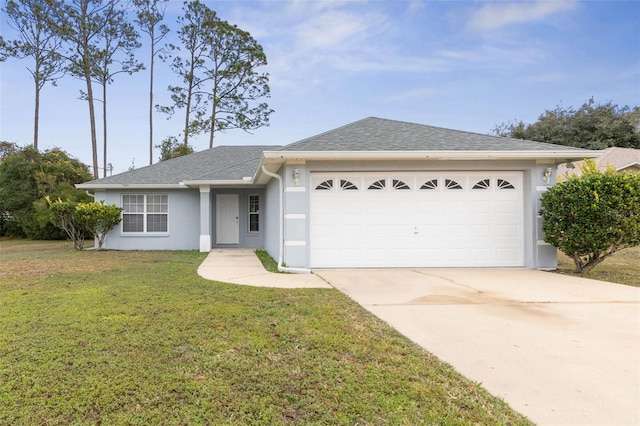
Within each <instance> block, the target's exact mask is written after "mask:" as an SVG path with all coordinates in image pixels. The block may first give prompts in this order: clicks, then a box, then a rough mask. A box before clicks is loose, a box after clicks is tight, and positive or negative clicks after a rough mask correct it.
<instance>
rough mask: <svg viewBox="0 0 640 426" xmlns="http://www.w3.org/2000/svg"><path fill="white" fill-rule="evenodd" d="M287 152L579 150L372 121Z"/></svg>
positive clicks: (312, 139)
mask: <svg viewBox="0 0 640 426" xmlns="http://www.w3.org/2000/svg"><path fill="white" fill-rule="evenodd" d="M283 150H284V151H569V152H570V151H575V150H576V148H572V147H567V146H562V145H553V144H548V143H542V142H534V141H527V140H522V139H511V138H504V137H498V136H489V135H483V134H480V133H471V132H464V131H460V130H451V129H444V128H441V127H433V126H427V125H424V124H414V123H406V122H402V121H395V120H387V119H383V118H375V117H369V118H365V119H363V120H360V121H356V122H354V123H351V124H347V125H346V126H343V127H339V128H337V129H335V130H331V131H328V132H326V133H322V134H320V135H317V136H312V137H310V138H307V139H304V140H301V141H299V142H295V143H292V144H290V145H287V146H285V147H284V148H283Z"/></svg>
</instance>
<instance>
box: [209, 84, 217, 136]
mask: <svg viewBox="0 0 640 426" xmlns="http://www.w3.org/2000/svg"><path fill="white" fill-rule="evenodd" d="M214 96H215V92H214ZM215 130H216V101H215V97H214V101H213V108H212V111H211V127H210V128H209V148H213V133H214V132H215Z"/></svg>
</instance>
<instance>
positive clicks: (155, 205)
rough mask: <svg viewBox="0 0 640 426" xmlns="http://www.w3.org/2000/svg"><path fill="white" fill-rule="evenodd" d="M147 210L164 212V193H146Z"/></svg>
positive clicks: (165, 200) (165, 199)
mask: <svg viewBox="0 0 640 426" xmlns="http://www.w3.org/2000/svg"><path fill="white" fill-rule="evenodd" d="M147 212H149V213H166V212H167V196H166V195H147Z"/></svg>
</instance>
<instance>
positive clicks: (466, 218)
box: [310, 171, 524, 268]
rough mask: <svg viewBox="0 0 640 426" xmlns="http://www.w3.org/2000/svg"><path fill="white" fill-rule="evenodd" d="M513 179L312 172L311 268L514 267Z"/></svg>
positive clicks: (516, 194)
mask: <svg viewBox="0 0 640 426" xmlns="http://www.w3.org/2000/svg"><path fill="white" fill-rule="evenodd" d="M522 194H523V193H522V173H521V172H495V171H494V172H468V173H466V172H451V173H446V172H438V173H426V172H419V173H411V174H407V173H389V172H384V173H330V174H329V173H312V175H311V194H310V204H311V205H310V254H311V267H314V268H323V267H329V268H330V267H409V266H416V267H418V266H425V267H429V266H522V265H523V263H524V259H523V245H524V239H523V196H522Z"/></svg>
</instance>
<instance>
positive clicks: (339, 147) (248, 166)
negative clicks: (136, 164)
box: [81, 117, 584, 187]
mask: <svg viewBox="0 0 640 426" xmlns="http://www.w3.org/2000/svg"><path fill="white" fill-rule="evenodd" d="M264 151H295V152H305V151H306V152H327V151H555V152H558V151H561V152H564V151H566V152H567V154H569V155H571V153H572V152H584V150H578V149H576V148H572V147H567V146H562V145H553V144H547V143H542V142H534V141H526V140H521V139H510V138H503V137H497V136H488V135H483V134H479V133H471V132H464V131H460V130H450V129H444V128H440V127H433V126H427V125H423V124H413V123H406V122H402V121H394V120H387V119H382V118H374V117H370V118H365V119H363V120H360V121H356V122H354V123H351V124H348V125H346V126H343V127H340V128H337V129H335V130H331V131H328V132H325V133H322V134H320V135H317V136H312V137H310V138H307V139H303V140H301V141H299V142H295V143H292V144H290V145H286V146H284V147H283V146H279V145H253V146H220V147H216V148H212V149H208V150H205V151H200V152H195V153H193V154H190V155H185V156H183V157H178V158H174V159H171V160H167V161H162V162H159V163H156V164H153V165H151V166H146V167H142V168H139V169H135V170H132V171H129V172H125V173H121V174H117V175H114V176H110V177H107V178H103V179H98V180H94V181H91V182H86V183H85V184H83V185H118V184H121V185H134V184H135V185H177V184H179V183H181V182H184V181H197V180H203V181H206V180H208V181H234V180H236V181H237V180H242V178H243V177H245V176H253V175H254V173H255V172H256V168H257V167H258V164H259V162H260V159H261V157H262V153H263V152H264ZM81 187H82V185H81ZM94 187H95V186H94Z"/></svg>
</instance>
